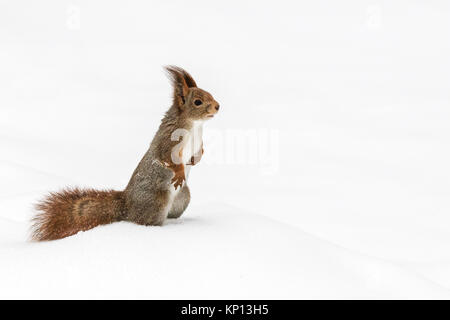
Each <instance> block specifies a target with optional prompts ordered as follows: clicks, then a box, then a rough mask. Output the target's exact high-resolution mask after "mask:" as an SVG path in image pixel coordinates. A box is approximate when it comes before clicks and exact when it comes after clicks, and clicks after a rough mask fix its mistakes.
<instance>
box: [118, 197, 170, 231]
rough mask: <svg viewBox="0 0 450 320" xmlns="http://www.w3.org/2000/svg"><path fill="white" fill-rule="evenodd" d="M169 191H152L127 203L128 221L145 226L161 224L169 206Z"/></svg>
mask: <svg viewBox="0 0 450 320" xmlns="http://www.w3.org/2000/svg"><path fill="white" fill-rule="evenodd" d="M170 199H171V195H170V191H166V190H158V191H153V192H152V193H151V194H150V195H146V197H145V198H144V197H143V198H141V199H134V201H132V202H131V203H130V204H129V215H128V219H127V220H129V221H132V222H134V223H137V224H142V225H146V226H161V225H162V224H163V222H164V220H165V219H166V217H167V213H168V211H169V209H170V206H171V201H170Z"/></svg>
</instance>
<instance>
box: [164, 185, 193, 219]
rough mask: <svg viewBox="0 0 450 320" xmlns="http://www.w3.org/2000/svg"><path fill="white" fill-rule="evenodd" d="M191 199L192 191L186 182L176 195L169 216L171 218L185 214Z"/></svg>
mask: <svg viewBox="0 0 450 320" xmlns="http://www.w3.org/2000/svg"><path fill="white" fill-rule="evenodd" d="M190 201H191V193H190V191H189V187H188V186H187V185H186V184H185V185H184V186H183V187H182V188H181V190H180V191H179V192H178V194H177V195H176V196H175V199H173V203H172V206H171V208H170V210H169V214H168V216H167V217H168V218H170V219H176V218H179V217H180V216H181V215H182V214H183V212H184V210H186V208H187V206H188V205H189V202H190Z"/></svg>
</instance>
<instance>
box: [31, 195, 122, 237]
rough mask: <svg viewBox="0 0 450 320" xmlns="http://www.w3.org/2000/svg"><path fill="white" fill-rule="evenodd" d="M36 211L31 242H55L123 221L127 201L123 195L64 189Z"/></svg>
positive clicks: (45, 201) (40, 204)
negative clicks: (103, 225)
mask: <svg viewBox="0 0 450 320" xmlns="http://www.w3.org/2000/svg"><path fill="white" fill-rule="evenodd" d="M36 209H37V210H38V213H37V215H36V216H35V217H34V218H33V220H32V222H33V225H32V227H31V228H32V230H31V232H32V233H31V239H32V240H35V241H44V240H55V239H61V238H64V237H68V236H71V235H73V234H75V233H77V232H79V231H85V230H89V229H92V228H94V227H96V226H99V225H102V224H108V223H112V222H115V221H119V220H121V216H123V214H124V213H125V200H124V194H123V192H122V191H114V190H107V191H97V190H93V189H84V190H82V189H78V188H75V189H65V190H62V191H60V192H55V193H53V192H52V193H50V194H49V195H48V196H47V197H46V198H45V199H43V200H42V201H41V202H39V203H38V204H37V205H36Z"/></svg>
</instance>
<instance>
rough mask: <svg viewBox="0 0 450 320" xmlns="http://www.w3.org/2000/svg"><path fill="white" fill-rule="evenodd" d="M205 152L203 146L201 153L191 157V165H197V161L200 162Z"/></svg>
mask: <svg viewBox="0 0 450 320" xmlns="http://www.w3.org/2000/svg"><path fill="white" fill-rule="evenodd" d="M203 153H204V151H203V147H202V151H201V153H200V154H196V155H193V156H192V157H191V160H190V161H189V163H188V164H189V165H191V166H195V165H196V164H197V163H199V162H200V160H201V159H202V156H203Z"/></svg>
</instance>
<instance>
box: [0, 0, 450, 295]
mask: <svg viewBox="0 0 450 320" xmlns="http://www.w3.org/2000/svg"><path fill="white" fill-rule="evenodd" d="M236 8H239V10H236ZM449 15H450V7H449V4H448V3H447V2H446V1H437V0H436V1H429V2H426V3H425V2H421V1H396V2H387V1H356V0H355V1H351V0H347V1H344V2H340V3H337V2H333V1H328V0H322V1H317V2H314V3H296V2H285V1H280V2H277V6H276V7H274V6H273V4H271V3H269V2H268V3H265V2H261V1H258V2H255V1H249V2H245V3H242V2H236V3H233V1H231V2H230V1H229V2H226V3H220V4H219V3H212V2H207V1H191V2H189V5H188V4H186V3H185V2H182V1H174V2H170V3H168V2H155V3H152V4H151V5H150V4H148V2H146V1H135V2H132V3H129V4H127V6H126V7H125V6H123V4H121V3H119V2H117V3H116V2H113V1H108V2H106V1H96V2H88V1H85V0H74V1H72V2H61V1H56V0H54V1H51V0H44V1H40V2H39V4H37V3H35V2H33V1H28V2H27V5H23V4H20V5H19V4H18V3H16V2H14V1H12V0H6V1H2V3H1V4H0V70H2V72H1V73H0V147H1V149H0V150H1V153H0V177H1V179H0V283H1V285H0V298H187V299H189V298H234V299H238V298H254V299H256V298H289V299H290V298H344V299H350V298H363V299H365V298H377V299H378V298H379V299H384V298H387V299H391V298H408V299H409V298H411V299H412V298H425V299H432V298H441V299H447V298H449V294H450V250H449V247H450V216H449V212H450V202H449V195H450V169H449V166H448V163H450V151H449V145H450V127H449V126H448V122H449V119H450V108H449V105H450V104H449V99H450V97H449V87H450V61H449V59H448V57H449V56H450V44H449V42H448V40H446V39H449V38H450V37H449V36H450V34H449V33H450V19H449ZM77 17H78V18H79V19H78V18H77ZM178 21H182V22H183V25H182V26H180V25H179V23H178ZM167 64H175V65H179V66H181V67H184V68H186V69H187V70H188V71H190V72H191V73H192V75H193V76H194V79H195V80H196V81H197V83H198V85H199V86H200V87H201V88H203V89H206V90H208V91H210V92H211V94H213V96H214V97H215V99H216V100H217V101H218V102H219V103H220V105H221V109H220V111H219V113H218V115H217V116H216V117H215V118H214V119H212V120H210V121H208V122H207V123H205V125H204V139H205V141H204V143H205V154H204V155H203V158H202V160H201V162H200V163H199V164H198V165H196V166H195V167H194V168H193V169H192V170H191V173H190V177H189V185H190V188H191V193H192V201H191V205H190V206H189V208H188V209H187V211H186V212H185V214H184V215H183V216H182V217H181V218H180V219H178V220H174V221H168V222H167V223H166V225H164V226H163V227H142V226H138V225H134V224H131V223H125V222H122V223H116V224H112V225H108V226H102V227H99V228H96V229H94V230H90V231H87V232H83V233H79V234H77V235H75V236H73V237H69V238H66V239H62V240H58V241H53V242H45V243H32V242H29V241H27V237H28V227H29V218H30V217H31V216H32V214H33V209H32V205H33V203H35V202H36V200H37V199H39V198H41V197H42V196H43V195H44V194H45V193H46V192H47V191H54V190H58V189H60V188H62V187H66V186H80V187H95V188H115V189H122V188H123V187H124V186H125V185H126V183H127V182H128V179H129V177H130V176H131V173H132V172H133V170H134V168H135V167H136V165H137V163H138V162H139V160H140V158H141V157H142V156H143V154H144V153H145V151H146V149H147V148H148V146H149V143H150V140H151V138H152V136H153V134H154V132H155V130H156V129H157V126H158V124H159V121H160V119H161V117H162V115H163V113H164V112H165V110H166V108H167V107H168V106H169V103H170V98H171V92H170V88H169V82H168V80H167V79H166V78H165V76H164V73H163V71H162V68H161V67H162V66H163V65H167Z"/></svg>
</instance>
